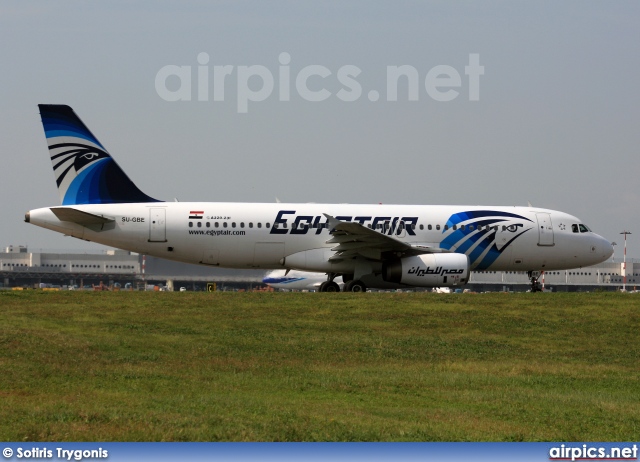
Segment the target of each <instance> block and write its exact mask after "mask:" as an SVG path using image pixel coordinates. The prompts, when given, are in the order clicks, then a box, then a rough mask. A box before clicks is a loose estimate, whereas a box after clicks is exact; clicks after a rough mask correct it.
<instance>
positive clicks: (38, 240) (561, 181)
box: [0, 0, 640, 258]
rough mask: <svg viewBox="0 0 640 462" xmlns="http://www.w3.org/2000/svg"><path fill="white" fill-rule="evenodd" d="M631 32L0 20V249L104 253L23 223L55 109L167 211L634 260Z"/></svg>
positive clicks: (621, 17)
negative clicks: (331, 221)
mask: <svg viewBox="0 0 640 462" xmlns="http://www.w3.org/2000/svg"><path fill="white" fill-rule="evenodd" d="M638 31H640V3H638V2H635V1H618V2H589V1H565V2H555V1H535V2H534V1H531V2H511V1H505V2H499V1H488V2H482V3H479V2H449V1H441V2H440V1H437V2H429V1H424V2H423V1H394V2H379V1H336V2H312V1H271V2H260V1H231V0H230V1H218V2H209V1H196V0H192V1H162V0H160V1H156V0H154V1H144V0H143V1H138V2H127V1H110V2H93V1H85V0H82V1H60V2H55V3H54V2H49V1H38V0H35V1H30V2H23V1H12V0H4V1H3V2H2V3H0V43H1V44H2V45H0V63H1V69H2V72H1V73H0V82H1V83H2V85H1V86H0V103H1V105H2V110H1V111H0V127H1V131H0V133H1V136H0V156H1V159H2V169H1V170H0V172H1V173H0V175H1V176H0V178H2V181H0V197H2V198H3V199H4V200H3V201H2V206H1V207H2V211H3V214H2V215H3V218H2V220H0V245H1V246H2V247H4V246H8V245H28V246H29V247H30V248H31V249H60V250H68V249H87V250H92V249H102V248H103V247H101V246H99V245H97V244H90V243H86V242H83V241H79V240H76V239H73V238H69V237H63V236H61V235H58V234H57V233H53V232H51V231H47V230H44V229H41V228H38V227H35V226H32V225H29V224H26V223H24V222H23V218H24V213H25V212H26V211H28V210H30V209H34V208H39V207H45V206H53V205H59V200H60V199H59V196H58V192H57V190H56V187H55V183H54V178H53V172H52V167H51V163H50V161H49V159H48V158H49V154H48V151H47V148H46V142H45V138H44V134H43V131H42V126H41V122H40V117H39V113H38V108H37V104H40V103H48V104H67V105H70V106H71V107H73V109H74V110H75V112H76V113H77V114H78V115H79V116H80V117H81V118H82V120H83V121H84V122H85V124H86V125H87V126H88V127H89V128H90V129H91V131H92V132H93V133H94V135H96V137H97V138H98V139H99V140H100V141H101V143H102V144H103V145H104V146H105V147H106V149H107V150H108V151H109V152H110V153H111V155H112V156H113V157H114V158H115V159H116V161H117V162H118V163H119V164H120V166H121V167H122V168H123V169H124V170H125V172H127V174H128V176H129V177H130V178H131V179H132V180H133V181H134V182H135V183H136V185H137V186H138V187H139V188H140V189H141V190H142V191H144V192H145V193H147V194H148V195H150V196H152V197H156V198H159V199H165V200H173V199H174V198H177V199H179V200H180V201H224V202H236V201H237V202H274V201H276V198H278V199H279V200H280V201H282V202H317V203H336V202H337V203H354V204H355V203H380V202H381V203H388V204H391V203H397V204H452V205H495V206H497V205H527V203H528V202H530V203H531V204H532V205H534V206H537V207H543V208H549V209H554V210H561V211H564V212H567V213H570V214H573V215H575V216H577V217H579V218H580V219H581V220H582V221H583V222H584V223H586V224H587V225H589V226H590V227H591V228H592V229H593V230H594V231H595V232H597V233H598V234H601V235H603V236H604V237H606V238H607V239H609V240H611V241H615V242H617V243H618V246H617V248H616V254H615V256H616V258H622V247H623V246H622V243H623V237H622V236H621V235H620V232H622V231H623V230H628V231H631V232H632V233H633V234H632V235H630V236H629V238H628V251H627V255H628V256H629V257H636V258H640V217H639V216H638V213H637V212H638V204H639V200H640V188H638V172H639V171H640V156H638V155H637V154H638V153H637V151H638V146H639V145H640V143H639V142H640V130H639V129H638V121H639V120H640V117H639V116H640V85H638V76H639V75H640V59H639V57H640V56H639V54H640V35H639V32H638ZM199 60H200V61H199ZM474 60H476V63H475V64H474ZM225 66H226V67H225ZM399 66H405V67H402V68H400V67H399ZM467 68H472V70H470V71H467ZM225 69H226V71H225ZM398 69H405V70H407V69H408V70H407V73H410V75H411V77H410V78H411V79H414V80H411V82H409V80H410V78H407V77H406V76H405V77H401V78H399V79H398V83H397V85H396V84H394V82H395V81H394V80H393V79H390V78H389V75H388V74H389V72H391V73H393V72H396V71H397V70H398ZM473 69H475V70H473ZM223 71H224V72H226V73H227V74H228V75H226V77H224V80H223V79H222V78H220V75H222V74H223V73H224V72H223ZM185 73H187V74H185ZM188 73H190V78H189V74H188ZM390 81H391V83H392V84H393V85H391V88H396V87H397V98H395V99H396V100H395V101H394V98H393V97H392V94H391V93H390V92H389V91H388V86H389V82H390ZM223 83H224V84H223ZM271 87H272V88H271ZM376 92H377V93H376ZM287 94H288V97H287ZM376 96H377V98H376Z"/></svg>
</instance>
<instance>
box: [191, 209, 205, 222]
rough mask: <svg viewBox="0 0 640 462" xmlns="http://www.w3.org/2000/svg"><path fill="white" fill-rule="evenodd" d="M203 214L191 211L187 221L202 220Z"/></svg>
mask: <svg viewBox="0 0 640 462" xmlns="http://www.w3.org/2000/svg"><path fill="white" fill-rule="evenodd" d="M203 213H204V212H195V211H193V210H192V211H191V212H189V220H202V214H203Z"/></svg>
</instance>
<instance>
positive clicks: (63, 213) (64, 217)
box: [51, 207, 115, 226]
mask: <svg viewBox="0 0 640 462" xmlns="http://www.w3.org/2000/svg"><path fill="white" fill-rule="evenodd" d="M51 211H52V212H53V213H54V215H55V216H56V217H58V219H59V220H61V221H70V222H71V223H77V224H79V225H81V226H87V225H104V224H105V223H112V222H114V221H115V219H113V218H107V217H104V216H102V215H94V214H93V213H87V212H83V211H82V210H77V209H72V208H69V207H51Z"/></svg>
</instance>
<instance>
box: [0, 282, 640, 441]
mask: <svg viewBox="0 0 640 462" xmlns="http://www.w3.org/2000/svg"><path fill="white" fill-rule="evenodd" d="M639 327H640V298H638V296H636V295H629V294H561V293H556V294H482V295H474V294H462V295H460V294H458V295H438V294H293V293H233V294H232V293H214V294H207V293H140V292H136V293H132V292H119V293H97V292H96V293H92V292H40V291H25V292H10V291H7V292H0V371H1V374H0V439H2V440H4V441H53V440H55V441H220V440H222V441H247V440H249V441H443V440H444V441H540V440H546V441H608V440H618V441H637V440H638V438H640V336H639V335H638V334H639V332H638V330H639Z"/></svg>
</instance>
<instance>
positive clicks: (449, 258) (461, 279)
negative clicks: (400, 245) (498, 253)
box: [382, 253, 469, 287]
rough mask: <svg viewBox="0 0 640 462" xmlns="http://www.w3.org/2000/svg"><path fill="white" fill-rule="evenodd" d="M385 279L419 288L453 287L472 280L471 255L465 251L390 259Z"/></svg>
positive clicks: (385, 266)
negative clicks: (470, 277) (470, 275)
mask: <svg viewBox="0 0 640 462" xmlns="http://www.w3.org/2000/svg"><path fill="white" fill-rule="evenodd" d="M382 278H383V279H384V280H385V281H387V282H395V283H398V284H407V285H410V286H416V287H453V286H460V285H465V284H466V283H467V282H469V257H468V256H466V255H465V254H463V253H431V254H425V255H417V256H415V257H406V258H402V259H399V260H394V261H390V262H386V263H384V264H383V266H382Z"/></svg>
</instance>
